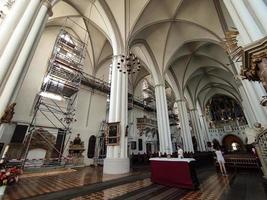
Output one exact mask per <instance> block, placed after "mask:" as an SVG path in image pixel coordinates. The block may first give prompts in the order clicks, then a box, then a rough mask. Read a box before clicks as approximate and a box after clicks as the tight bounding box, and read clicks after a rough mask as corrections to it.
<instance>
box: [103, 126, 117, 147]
mask: <svg viewBox="0 0 267 200" xmlns="http://www.w3.org/2000/svg"><path fill="white" fill-rule="evenodd" d="M106 144H107V145H110V146H116V145H119V144H120V122H112V123H108V128H107V132H106Z"/></svg>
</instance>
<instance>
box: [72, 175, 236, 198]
mask: <svg viewBox="0 0 267 200" xmlns="http://www.w3.org/2000/svg"><path fill="white" fill-rule="evenodd" d="M232 178H233V176H232V175H230V176H228V177H224V176H218V175H217V174H214V175H213V176H211V177H209V178H208V179H207V180H205V181H204V182H203V183H202V184H201V186H200V189H199V190H197V191H188V190H183V189H179V188H169V187H165V186H159V185H156V184H153V185H152V183H151V182H150V179H144V180H143V181H136V182H133V183H129V184H124V185H120V186H116V187H113V188H109V189H106V190H102V191H99V192H95V193H92V194H89V195H85V196H82V197H78V198H74V199H73V200H108V199H114V198H117V199H140V200H141V199H142V200H145V199H151V200H152V199H153V200H154V199H157V200H166V199H181V200H218V199H220V197H221V195H222V193H223V192H225V191H226V190H227V189H228V188H229V180H231V179H232ZM144 187H146V188H145V189H142V188H144ZM140 189H141V190H140ZM138 190H139V191H138ZM134 191H135V192H134ZM131 192H132V194H129V193H131ZM123 195H124V196H123Z"/></svg>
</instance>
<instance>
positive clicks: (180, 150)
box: [177, 145, 184, 158]
mask: <svg viewBox="0 0 267 200" xmlns="http://www.w3.org/2000/svg"><path fill="white" fill-rule="evenodd" d="M177 149H178V158H184V151H183V149H182V148H181V147H180V146H179V145H178V146H177Z"/></svg>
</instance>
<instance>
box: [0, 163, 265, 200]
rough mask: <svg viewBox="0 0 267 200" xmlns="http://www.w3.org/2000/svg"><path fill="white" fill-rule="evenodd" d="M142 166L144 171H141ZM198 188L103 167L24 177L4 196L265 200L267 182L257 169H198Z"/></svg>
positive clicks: (33, 198) (90, 199) (35, 199)
mask: <svg viewBox="0 0 267 200" xmlns="http://www.w3.org/2000/svg"><path fill="white" fill-rule="evenodd" d="M141 169H142V170H141ZM197 174H198V178H199V181H200V183H201V184H200V188H199V189H198V190H196V191H190V190H184V189H178V188H169V187H166V186H161V185H156V184H153V183H151V182H150V178H149V172H148V168H139V169H138V170H137V171H134V172H131V173H128V174H124V175H119V176H103V174H102V168H93V167H87V168H82V169H78V170H76V171H70V172H68V173H59V174H53V175H49V174H48V175H42V176H39V177H37V176H35V177H24V178H22V179H21V180H20V182H19V183H18V184H16V185H12V186H8V187H7V190H6V194H5V197H4V199H6V200H10V199H31V200H42V199H43V200H49V199H51V200H52V199H53V200H54V199H60V200H63V199H73V200H106V199H115V200H125V199H126V200H137V199H140V200H148V199H151V200H152V199H153V200H154V199H155V200H161V199H162V200H163V199H164V200H174V199H182V200H241V199H242V200H265V199H267V185H265V184H264V181H263V179H262V177H261V174H260V173H259V172H256V171H239V172H234V173H230V174H229V176H227V177H225V176H221V175H219V174H217V173H216V171H215V169H214V167H205V168H202V169H198V170H197Z"/></svg>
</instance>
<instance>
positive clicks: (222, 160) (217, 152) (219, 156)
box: [215, 148, 227, 176]
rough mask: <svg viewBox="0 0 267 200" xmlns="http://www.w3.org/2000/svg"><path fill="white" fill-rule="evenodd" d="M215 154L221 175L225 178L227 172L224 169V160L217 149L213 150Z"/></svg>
mask: <svg viewBox="0 0 267 200" xmlns="http://www.w3.org/2000/svg"><path fill="white" fill-rule="evenodd" d="M215 154H216V158H217V162H218V163H219V166H220V170H221V173H222V175H224V176H227V172H226V169H225V160H224V157H223V155H222V152H221V150H220V149H219V148H217V149H215Z"/></svg>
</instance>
